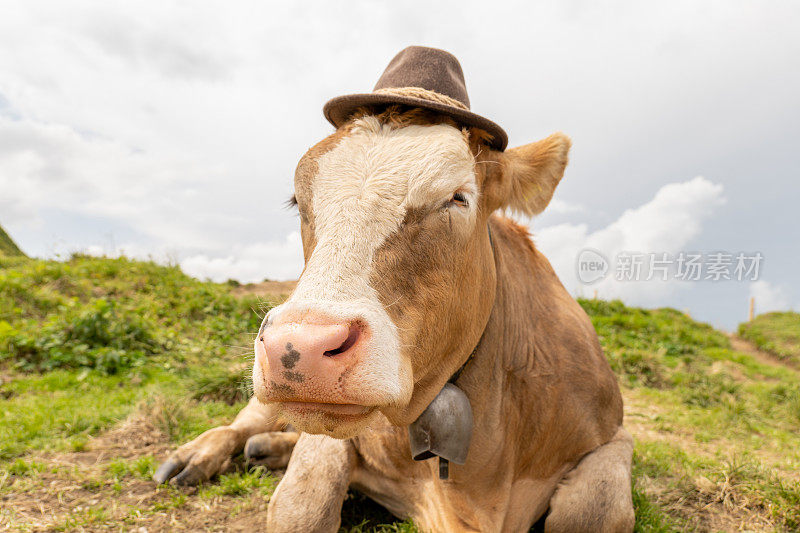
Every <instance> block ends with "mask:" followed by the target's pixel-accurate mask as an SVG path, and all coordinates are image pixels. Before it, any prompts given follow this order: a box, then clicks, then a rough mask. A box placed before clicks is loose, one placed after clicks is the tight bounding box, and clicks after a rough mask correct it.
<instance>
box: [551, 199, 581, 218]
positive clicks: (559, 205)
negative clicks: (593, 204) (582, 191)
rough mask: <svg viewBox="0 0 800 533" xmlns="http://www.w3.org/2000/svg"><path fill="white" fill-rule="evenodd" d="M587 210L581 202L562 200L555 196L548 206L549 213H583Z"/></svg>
mask: <svg viewBox="0 0 800 533" xmlns="http://www.w3.org/2000/svg"><path fill="white" fill-rule="evenodd" d="M585 211H586V208H585V207H584V206H582V205H580V204H573V203H569V202H565V201H564V200H560V199H558V198H553V199H552V200H551V201H550V203H549V204H548V206H547V213H548V214H559V215H572V214H575V213H583V212H585Z"/></svg>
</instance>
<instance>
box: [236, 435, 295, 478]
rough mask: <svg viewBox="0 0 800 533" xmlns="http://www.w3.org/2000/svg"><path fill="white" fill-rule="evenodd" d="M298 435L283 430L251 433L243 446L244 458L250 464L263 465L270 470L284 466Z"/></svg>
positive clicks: (287, 461) (290, 455)
mask: <svg viewBox="0 0 800 533" xmlns="http://www.w3.org/2000/svg"><path fill="white" fill-rule="evenodd" d="M299 436H300V434H299V433H295V432H283V431H274V432H268V433H260V434H258V435H253V436H252V437H250V438H249V439H248V440H247V444H245V446H244V456H245V459H247V462H248V463H249V464H251V465H263V466H266V467H267V468H269V469H270V470H276V469H279V468H286V465H288V464H289V459H290V458H291V457H292V450H293V449H294V445H295V444H296V443H297V438H298V437H299Z"/></svg>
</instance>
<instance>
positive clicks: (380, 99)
mask: <svg viewBox="0 0 800 533" xmlns="http://www.w3.org/2000/svg"><path fill="white" fill-rule="evenodd" d="M392 104H403V105H407V106H411V107H421V108H423V109H430V110H431V111H437V112H439V113H442V114H443V115H447V116H448V117H450V118H452V119H453V120H455V121H456V122H458V123H460V124H464V125H466V126H474V127H476V128H480V129H482V130H484V131H485V132H486V133H488V134H489V135H491V136H492V141H491V146H492V148H494V149H495V150H499V151H501V152H502V151H503V150H505V149H506V146H508V135H506V132H505V131H503V128H501V127H500V126H498V125H497V124H495V123H494V122H492V121H491V120H489V119H488V118H484V117H482V116H480V115H476V114H475V113H473V112H472V111H468V110H466V109H461V108H459V107H455V106H450V105H447V104H441V103H439V102H431V101H430V100H425V99H422V98H414V97H412V96H396V95H391V94H375V93H369V94H347V95H344V96H337V97H335V98H331V99H330V100H328V102H327V103H326V104H325V106H324V107H323V108H322V112H323V113H324V115H325V118H326V119H328V122H330V123H331V124H333V125H334V126H335V127H337V128H338V127H339V126H341V125H342V124H344V123H345V122H347V120H348V119H349V118H350V117H351V116H352V114H353V112H354V111H355V110H356V109H358V108H359V107H365V106H383V105H392Z"/></svg>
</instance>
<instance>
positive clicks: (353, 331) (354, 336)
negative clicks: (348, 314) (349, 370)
mask: <svg viewBox="0 0 800 533" xmlns="http://www.w3.org/2000/svg"><path fill="white" fill-rule="evenodd" d="M360 335H361V327H360V326H359V325H358V324H355V323H353V324H350V333H349V334H348V335H347V338H346V339H345V340H344V342H343V343H342V344H341V346H339V347H338V348H334V349H333V350H327V351H325V353H323V355H325V356H327V357H332V356H334V355H339V354H340V353H344V352H346V351H347V350H349V349H350V348H352V347H353V345H354V344H355V343H356V342H357V341H358V337H359V336H360Z"/></svg>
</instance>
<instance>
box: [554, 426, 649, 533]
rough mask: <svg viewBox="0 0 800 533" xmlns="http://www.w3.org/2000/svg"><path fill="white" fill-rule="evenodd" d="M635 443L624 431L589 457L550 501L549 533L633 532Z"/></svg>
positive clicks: (563, 483) (621, 428) (620, 429)
mask: <svg viewBox="0 0 800 533" xmlns="http://www.w3.org/2000/svg"><path fill="white" fill-rule="evenodd" d="M632 455H633V439H632V438H631V436H630V434H629V433H628V432H627V431H625V428H623V427H620V428H619V430H618V431H617V434H616V435H614V438H613V439H611V441H609V442H607V443H606V444H604V445H602V446H600V447H599V448H597V449H596V450H594V451H593V452H591V453H589V454H587V455H586V456H585V457H584V458H583V459H581V460H580V462H579V463H578V464H577V465H576V466H575V468H573V469H572V470H571V471H570V472H569V473H568V474H567V475H566V476H565V477H564V479H563V480H562V481H561V483H559V485H558V488H557V489H556V492H555V494H553V497H552V498H551V499H550V512H549V514H548V515H547V519H546V520H545V523H544V530H545V533H560V532H570V533H572V532H581V531H586V532H590V531H591V532H615V533H616V532H620V533H627V532H629V531H632V530H633V525H634V514H633V501H632V500H631V457H632Z"/></svg>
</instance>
